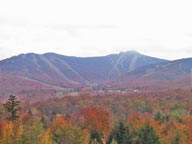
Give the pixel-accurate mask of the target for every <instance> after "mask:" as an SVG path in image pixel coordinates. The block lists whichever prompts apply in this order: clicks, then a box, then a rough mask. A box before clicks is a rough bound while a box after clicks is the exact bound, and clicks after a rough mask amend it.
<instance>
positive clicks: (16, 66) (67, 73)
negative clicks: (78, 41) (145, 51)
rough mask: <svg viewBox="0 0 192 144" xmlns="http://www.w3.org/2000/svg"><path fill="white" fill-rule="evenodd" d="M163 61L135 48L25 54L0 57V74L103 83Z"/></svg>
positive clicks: (48, 79)
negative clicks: (90, 53)
mask: <svg viewBox="0 0 192 144" xmlns="http://www.w3.org/2000/svg"><path fill="white" fill-rule="evenodd" d="M165 61H166V60H162V59H157V58H153V57H149V56H145V55H142V54H139V53H138V52H135V51H130V52H122V53H119V54H112V55H108V56H102V57H87V58H81V57H69V56H63V55H58V54H55V53H46V54H42V55H38V54H33V53H29V54H21V55H19V56H15V57H12V58H9V59H5V60H2V61H0V67H1V73H6V74H14V75H16V76H17V77H20V78H23V79H28V80H29V79H31V80H36V81H41V82H44V83H49V84H58V83H62V86H65V85H66V86H67V85H69V84H71V85H78V84H89V83H97V82H103V81H105V80H109V79H112V78H115V77H118V76H121V75H123V74H125V73H127V72H130V71H132V70H135V69H137V68H140V67H143V66H146V65H150V64H154V63H160V62H165ZM59 85H60V84H59Z"/></svg>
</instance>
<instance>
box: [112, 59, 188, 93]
mask: <svg viewBox="0 0 192 144" xmlns="http://www.w3.org/2000/svg"><path fill="white" fill-rule="evenodd" d="M109 83H110V84H111V85H112V86H115V87H132V88H138V87H140V88H145V89H148V90H149V89H153V90H167V89H176V88H191V87H192V58H186V59H180V60H175V61H169V62H164V63H159V64H152V65H148V66H145V67H143V68H140V69H137V70H134V71H132V72H129V73H127V74H125V75H123V76H120V77H119V78H116V79H114V80H112V81H110V82H109Z"/></svg>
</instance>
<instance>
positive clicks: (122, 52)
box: [119, 50, 140, 55]
mask: <svg viewBox="0 0 192 144" xmlns="http://www.w3.org/2000/svg"><path fill="white" fill-rule="evenodd" d="M119 54H126V55H127V54H140V53H139V52H137V51H135V50H130V51H121V52H120V53H119Z"/></svg>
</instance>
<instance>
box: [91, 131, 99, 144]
mask: <svg viewBox="0 0 192 144" xmlns="http://www.w3.org/2000/svg"><path fill="white" fill-rule="evenodd" d="M101 137H102V136H101V134H100V133H99V132H97V131H96V130H91V131H90V142H89V143H90V144H102V139H101Z"/></svg>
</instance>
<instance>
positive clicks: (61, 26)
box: [0, 0, 192, 59]
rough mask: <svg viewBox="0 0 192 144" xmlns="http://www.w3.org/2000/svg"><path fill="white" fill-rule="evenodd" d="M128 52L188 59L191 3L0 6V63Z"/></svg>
mask: <svg viewBox="0 0 192 144" xmlns="http://www.w3.org/2000/svg"><path fill="white" fill-rule="evenodd" d="M128 50H137V51H139V52H141V53H143V54H147V55H150V56H155V57H159V58H165V59H179V58H184V57H192V2H191V0H188V1H186V0H124V1H122V0H1V1H0V59H4V58H7V57H10V56H13V55H17V54H20V53H28V52H34V53H45V52H56V53H60V54H64V55H71V56H83V57H85V56H101V55H107V54H110V53H119V52H121V51H128Z"/></svg>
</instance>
